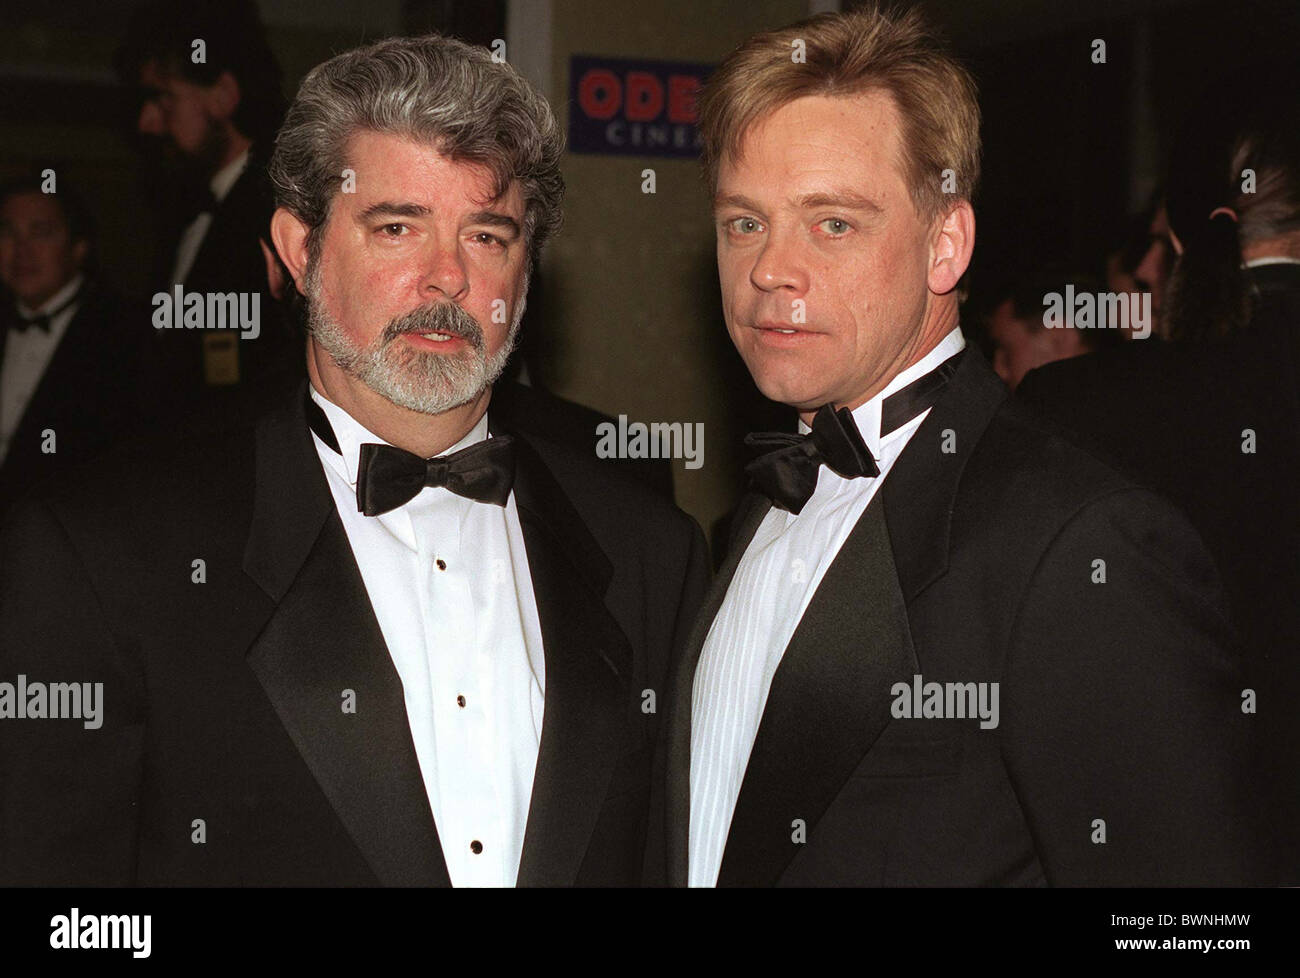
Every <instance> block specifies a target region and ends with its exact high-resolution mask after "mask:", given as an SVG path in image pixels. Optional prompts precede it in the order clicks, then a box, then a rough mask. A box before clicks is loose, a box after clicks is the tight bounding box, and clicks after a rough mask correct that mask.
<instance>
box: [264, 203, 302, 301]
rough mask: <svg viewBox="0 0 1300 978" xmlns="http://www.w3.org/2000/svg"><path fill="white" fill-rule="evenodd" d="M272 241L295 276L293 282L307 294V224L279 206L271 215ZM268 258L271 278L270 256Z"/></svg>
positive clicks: (281, 259) (300, 290) (277, 252)
mask: <svg viewBox="0 0 1300 978" xmlns="http://www.w3.org/2000/svg"><path fill="white" fill-rule="evenodd" d="M271 241H272V243H274V245H275V251H276V254H278V255H279V256H280V261H282V262H284V267H285V268H287V269H288V270H289V274H290V275H291V276H292V277H293V284H294V285H295V286H296V287H297V289H298V291H299V292H300V293H302V294H303V295H306V294H307V292H306V288H305V287H304V285H303V282H304V281H305V280H306V277H307V225H306V224H304V223H303V222H302V221H300V220H299V219H298V218H297V216H295V215H294V214H291V213H290V212H289V211H287V210H285V209H284V208H283V207H277V208H276V211H275V213H274V214H272V215H271ZM267 258H268V269H267V271H268V278H269V272H270V268H269V264H271V263H270V256H267Z"/></svg>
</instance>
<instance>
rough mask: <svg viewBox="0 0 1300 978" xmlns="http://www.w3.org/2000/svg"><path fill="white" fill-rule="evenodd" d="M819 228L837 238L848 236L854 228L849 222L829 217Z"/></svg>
mask: <svg viewBox="0 0 1300 978" xmlns="http://www.w3.org/2000/svg"><path fill="white" fill-rule="evenodd" d="M817 226H818V227H819V228H821V229H822V230H824V231H825V232H826V233H827V234H830V235H833V236H834V237H837V238H838V237H839V236H840V235H843V234H847V233H848V232H849V231H850V230H852V227H853V226H852V225H851V224H849V222H848V221H846V220H844V219H843V218H841V217H828V218H826V220H824V221H822V222H821V223H819V224H818V225H817Z"/></svg>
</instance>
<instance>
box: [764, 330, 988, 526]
mask: <svg viewBox="0 0 1300 978" xmlns="http://www.w3.org/2000/svg"><path fill="white" fill-rule="evenodd" d="M965 352H966V351H965V349H962V350H959V351H958V352H957V353H955V354H953V355H952V356H950V357H949V358H948V359H947V360H945V361H943V363H941V364H939V366H937V367H935V368H934V369H933V370H931V371H930V372H929V373H927V374H924V375H922V376H921V377H918V378H917V379H916V380H914V381H912V382H911V383H910V384H908V385H907V386H906V387H903V388H902V389H901V390H898V391H896V392H894V393H893V394H890V395H889V396H888V397H886V398H885V399H884V400H883V401H882V402H881V404H880V437H881V438H884V437H885V436H886V435H888V434H890V433H892V432H894V431H897V430H898V429H899V428H901V427H903V425H905V424H907V423H908V422H909V421H911V420H912V419H913V418H915V417H917V416H919V415H920V414H921V413H923V412H924V411H927V410H929V409H930V408H931V407H933V406H934V404H935V402H936V401H938V400H939V397H940V395H941V394H942V393H943V391H944V388H946V387H947V386H948V382H949V381H950V380H951V379H952V377H953V374H955V373H956V372H957V366H958V364H960V363H961V358H962V354H964V353H965ZM745 444H746V445H748V446H749V447H751V448H754V449H757V450H759V451H761V452H766V454H764V455H761V456H760V457H758V458H756V459H754V461H752V462H750V463H749V465H747V466H745V471H746V472H747V473H748V474H749V475H750V477H751V478H752V479H753V480H754V483H755V485H756V486H757V487H758V489H759V490H760V491H761V492H762V493H763V494H764V495H766V496H767V497H768V498H769V499H771V500H772V502H773V503H774V504H775V505H777V506H779V507H781V508H782V509H784V510H787V511H789V512H791V513H794V514H795V515H796V516H797V515H799V512H800V511H801V510H802V509H803V508H804V506H805V505H806V504H807V502H808V500H809V499H810V498H812V494H813V492H814V491H815V490H816V489H817V473H818V470H819V469H820V467H821V466H822V465H823V464H825V465H826V466H828V467H829V468H830V469H831V470H832V471H834V472H836V473H838V474H839V475H841V476H843V477H844V478H846V479H856V478H859V477H862V476H867V477H874V476H878V475H879V474H880V469H879V468H878V467H877V465H876V460H875V458H874V457H872V454H871V451H870V449H868V448H867V445H866V442H865V441H863V438H862V433H861V432H860V431H858V425H857V422H855V421H854V420H853V414H852V412H850V411H849V409H848V408H844V407H842V408H840V409H839V410H838V411H836V410H835V409H834V407H833V406H832V405H830V404H823V405H822V406H821V408H820V409H819V410H818V411H817V413H816V414H815V415H814V416H813V423H812V430H811V431H810V432H809V433H808V434H806V435H792V434H790V433H789V432H783V431H763V432H755V433H753V434H750V435H746V436H745Z"/></svg>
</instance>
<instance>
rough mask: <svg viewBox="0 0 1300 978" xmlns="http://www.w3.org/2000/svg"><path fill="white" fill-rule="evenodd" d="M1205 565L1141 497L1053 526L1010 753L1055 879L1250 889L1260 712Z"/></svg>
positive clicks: (1019, 636) (1027, 619)
mask: <svg viewBox="0 0 1300 978" xmlns="http://www.w3.org/2000/svg"><path fill="white" fill-rule="evenodd" d="M1223 609H1224V602H1223V598H1222V593H1221V589H1220V587H1219V584H1218V578H1217V574H1216V571H1215V569H1214V566H1213V563H1212V561H1211V558H1210V556H1209V555H1208V553H1207V552H1206V550H1205V548H1204V546H1203V545H1202V543H1201V540H1200V538H1199V537H1198V536H1197V534H1196V532H1195V531H1194V530H1193V529H1192V527H1191V526H1190V524H1188V523H1187V521H1186V520H1185V519H1184V518H1183V517H1182V516H1181V514H1179V513H1178V512H1177V511H1176V510H1175V509H1174V508H1173V507H1172V506H1171V505H1169V504H1168V503H1166V502H1165V501H1164V500H1163V499H1161V498H1160V497H1158V496H1156V495H1155V494H1153V493H1150V492H1147V491H1145V490H1137V489H1125V490H1120V491H1116V492H1113V493H1110V494H1109V495H1107V496H1104V497H1101V498H1099V499H1097V500H1094V501H1093V502H1091V503H1089V504H1088V505H1086V506H1085V507H1083V508H1082V509H1081V510H1080V511H1078V512H1077V513H1075V514H1074V516H1073V518H1071V519H1070V520H1069V521H1068V522H1067V523H1066V524H1065V525H1064V526H1063V527H1062V528H1061V529H1060V530H1059V532H1058V533H1057V534H1056V536H1055V538H1054V539H1053V541H1052V542H1051V544H1050V545H1049V546H1048V548H1047V549H1046V551H1045V552H1044V553H1043V554H1042V556H1041V558H1040V559H1039V562H1038V566H1037V568H1036V570H1035V571H1034V573H1033V575H1032V578H1031V579H1030V581H1029V584H1028V585H1027V587H1026V589H1025V592H1024V594H1023V596H1022V599H1021V602H1020V607H1019V611H1018V613H1017V616H1016V620H1015V624H1014V626H1013V631H1012V634H1011V637H1010V648H1009V653H1008V654H1009V660H1008V662H1007V663H1006V668H1005V670H1004V681H1003V688H1002V690H1001V697H1002V702H1003V707H1002V724H1001V729H1000V730H999V734H1000V736H1001V739H1002V753H1003V757H1004V760H1005V763H1006V766H1007V770H1008V772H1009V774H1010V778H1011V782H1012V787H1013V790H1014V791H1015V793H1016V795H1017V796H1018V798H1019V801H1020V804H1021V807H1022V809H1023V811H1024V813H1025V817H1026V820H1027V822H1028V827H1029V830H1030V832H1031V834H1032V835H1033V838H1034V840H1035V844H1036V848H1037V849H1038V852H1039V857H1040V859H1041V860H1042V863H1043V866H1044V869H1045V872H1046V874H1047V878H1048V882H1049V883H1051V884H1052V885H1058V886H1060V885H1065V886H1210V885H1243V884H1246V883H1249V882H1251V881H1252V880H1253V879H1254V878H1255V873H1256V872H1257V866H1256V859H1255V852H1254V846H1255V835H1254V832H1253V819H1254V817H1255V815H1254V813H1252V812H1251V811H1250V809H1249V805H1248V799H1247V791H1248V789H1249V784H1248V773H1249V771H1250V769H1251V767H1250V764H1251V760H1252V758H1251V753H1250V751H1251V747H1252V731H1251V722H1252V719H1253V713H1251V712H1250V709H1251V707H1250V704H1249V694H1248V693H1247V692H1246V691H1245V690H1244V689H1243V685H1244V684H1243V683H1242V681H1241V679H1240V675H1239V671H1238V670H1239V667H1240V664H1239V662H1238V661H1237V660H1236V655H1235V650H1234V643H1233V637H1232V633H1231V630H1230V627H1229V626H1228V624H1227V621H1226V618H1225V613H1224V610H1223Z"/></svg>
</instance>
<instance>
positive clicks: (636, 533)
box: [0, 388, 707, 886]
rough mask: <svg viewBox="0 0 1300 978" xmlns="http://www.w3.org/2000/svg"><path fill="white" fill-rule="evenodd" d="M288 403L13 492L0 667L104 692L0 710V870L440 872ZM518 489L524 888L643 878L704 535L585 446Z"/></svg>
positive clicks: (419, 879)
mask: <svg viewBox="0 0 1300 978" xmlns="http://www.w3.org/2000/svg"><path fill="white" fill-rule="evenodd" d="M302 399H303V394H302V388H298V389H297V390H296V391H294V393H293V394H292V395H291V396H290V397H288V398H286V399H284V401H283V402H282V403H281V405H280V406H279V407H278V408H277V409H276V410H275V411H274V412H273V413H271V414H268V415H266V416H265V417H263V418H262V419H261V420H260V421H258V422H257V424H256V427H255V430H253V431H248V430H235V431H232V432H230V433H228V434H226V435H224V436H221V435H211V436H209V437H207V438H205V439H203V440H200V441H196V442H192V443H189V444H186V445H183V446H181V447H180V448H176V449H171V450H169V454H166V455H163V456H161V457H159V456H157V455H155V456H152V457H151V456H149V455H147V454H138V455H131V456H127V457H124V458H123V459H122V461H121V462H120V463H119V464H115V465H114V466H112V467H105V468H102V469H100V470H99V471H98V472H97V473H96V474H95V476H94V478H93V479H92V480H90V482H88V483H79V484H68V485H64V486H61V487H60V488H59V489H58V490H57V491H55V492H53V493H51V494H49V495H48V496H47V497H46V498H44V499H41V500H35V501H30V502H24V503H22V504H20V505H19V506H17V507H15V510H14V512H13V514H12V517H11V519H10V520H9V522H8V524H7V527H6V529H5V535H4V538H3V546H4V547H5V550H6V554H7V556H8V558H9V559H6V560H5V561H4V565H3V569H2V570H0V666H2V668H0V676H3V677H4V680H0V681H8V682H15V681H16V676H17V675H19V674H23V675H25V676H26V677H27V679H28V680H29V681H44V682H74V681H75V682H103V683H104V701H105V706H104V718H103V726H102V728H101V729H98V730H86V729H84V726H83V724H82V722H80V721H76V720H50V719H45V720H38V719H10V720H0V883H10V884H144V885H173V884H180V885H209V884H211V885H375V884H385V885H399V886H432V885H446V884H447V882H448V875H447V870H446V866H445V862H444V859H443V856H442V851H441V849H440V847H439V842H438V834H437V830H436V828H435V824H434V820H433V817H432V814H431V811H430V807H429V803H428V800H427V796H426V794H425V789H424V783H423V781H422V780H421V777H420V771H419V767H418V762H417V760H416V754H415V749H414V746H413V744H412V740H411V734H410V731H409V727H408V724H407V721H406V714H405V708H404V704H403V695H402V685H401V681H400V679H399V678H398V674H397V672H396V670H395V668H394V666H393V664H392V661H391V659H390V657H389V654H388V651H387V648H386V646H385V643H384V639H383V635H382V634H381V632H380V629H379V625H378V623H377V621H376V619H375V616H374V613H373V611H372V608H371V605H370V602H369V600H368V598H367V595H366V591H365V587H364V585H363V583H362V579H361V576H360V574H359V571H358V569H357V565H356V562H355V560H354V559H353V556H352V552H351V550H350V548H349V543H348V539H347V536H346V533H345V532H344V530H343V526H342V523H341V522H340V519H339V516H338V513H337V511H336V509H335V507H334V502H333V499H332V497H331V495H330V492H329V489H328V486H327V484H326V481H325V476H324V474H323V472H322V471H321V465H320V460H319V458H318V456H317V454H316V451H315V448H314V447H313V444H312V441H311V438H310V435H309V433H308V429H307V426H306V422H305V420H304V413H303V406H302ZM498 413H499V412H498ZM489 423H490V424H491V426H492V428H493V430H494V431H510V430H513V429H512V426H511V423H510V419H509V418H508V417H498V414H493V413H492V412H491V410H490V411H489ZM514 492H515V498H516V501H517V504H518V508H519V514H520V522H521V524H522V528H523V535H524V541H525V547H526V550H527V555H528V563H529V567H530V570H531V573H532V577H533V587H534V590H535V594H536V600H537V608H538V614H539V618H540V622H541V629H542V637H543V643H544V647H545V663H546V709H545V716H544V721H543V727H542V736H541V744H540V750H539V755H538V761H537V771H536V776H535V781H534V786H533V795H532V799H531V805H530V809H529V814H528V822H527V827H526V834H525V839H524V845H523V856H522V860H521V865H520V869H519V876H518V881H519V883H520V885H570V884H578V885H635V884H637V883H638V882H640V880H641V873H642V868H643V858H644V844H645V837H646V823H647V818H648V795H649V788H650V769H651V761H652V756H653V754H654V745H655V738H656V735H657V731H658V729H659V721H658V717H659V716H660V715H661V714H662V712H663V711H662V709H661V708H660V707H659V704H660V703H661V702H662V700H663V698H664V689H665V682H666V675H667V671H668V669H669V666H670V662H669V660H670V653H671V650H672V649H673V648H674V643H675V641H676V638H677V637H678V635H677V633H678V629H679V626H681V627H683V629H684V628H685V627H689V622H690V620H691V619H692V617H693V615H694V612H695V611H696V610H697V609H698V605H699V598H700V597H701V596H702V593H703V589H704V587H705V585H706V577H707V557H706V554H705V551H704V549H703V537H702V535H701V533H700V532H699V528H698V527H697V526H695V524H694V523H693V522H692V521H691V520H690V519H689V518H688V517H686V516H684V515H683V514H682V513H681V512H680V511H678V510H676V509H675V508H674V507H672V506H671V505H670V504H669V503H667V502H666V501H664V500H662V499H661V498H660V497H658V496H657V495H655V494H654V493H652V492H650V491H649V490H646V489H643V488H641V487H639V486H637V485H635V484H633V483H631V482H629V481H627V480H626V479H624V478H623V477H622V476H618V475H613V474H611V473H609V472H607V471H606V470H605V469H603V468H602V467H601V466H600V465H599V464H598V463H597V461H596V460H595V459H594V458H590V457H585V456H582V455H579V454H576V453H572V452H569V451H567V450H565V449H562V448H559V447H557V446H555V445H553V444H550V443H547V442H544V441H540V440H536V439H534V438H531V437H527V436H524V437H523V441H522V444H521V445H520V449H519V456H518V469H517V476H516V482H515V488H514ZM196 560H203V561H204V562H205V568H206V583H195V581H194V577H195V571H194V569H193V566H194V565H193V562H194V561H196ZM344 690H352V691H354V693H355V702H356V712H355V714H345V713H343V712H342V708H341V702H342V701H341V697H342V695H343V691H344ZM645 691H653V693H654V696H653V699H651V698H650V697H648V696H647V695H646V692H645ZM647 705H649V706H650V707H651V709H647V708H646V706H647ZM199 819H201V820H203V826H202V827H203V829H204V831H205V832H206V841H205V842H202V843H196V842H195V841H193V838H192V837H193V835H194V833H195V832H196V831H197V830H198V827H197V826H196V820H199Z"/></svg>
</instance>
